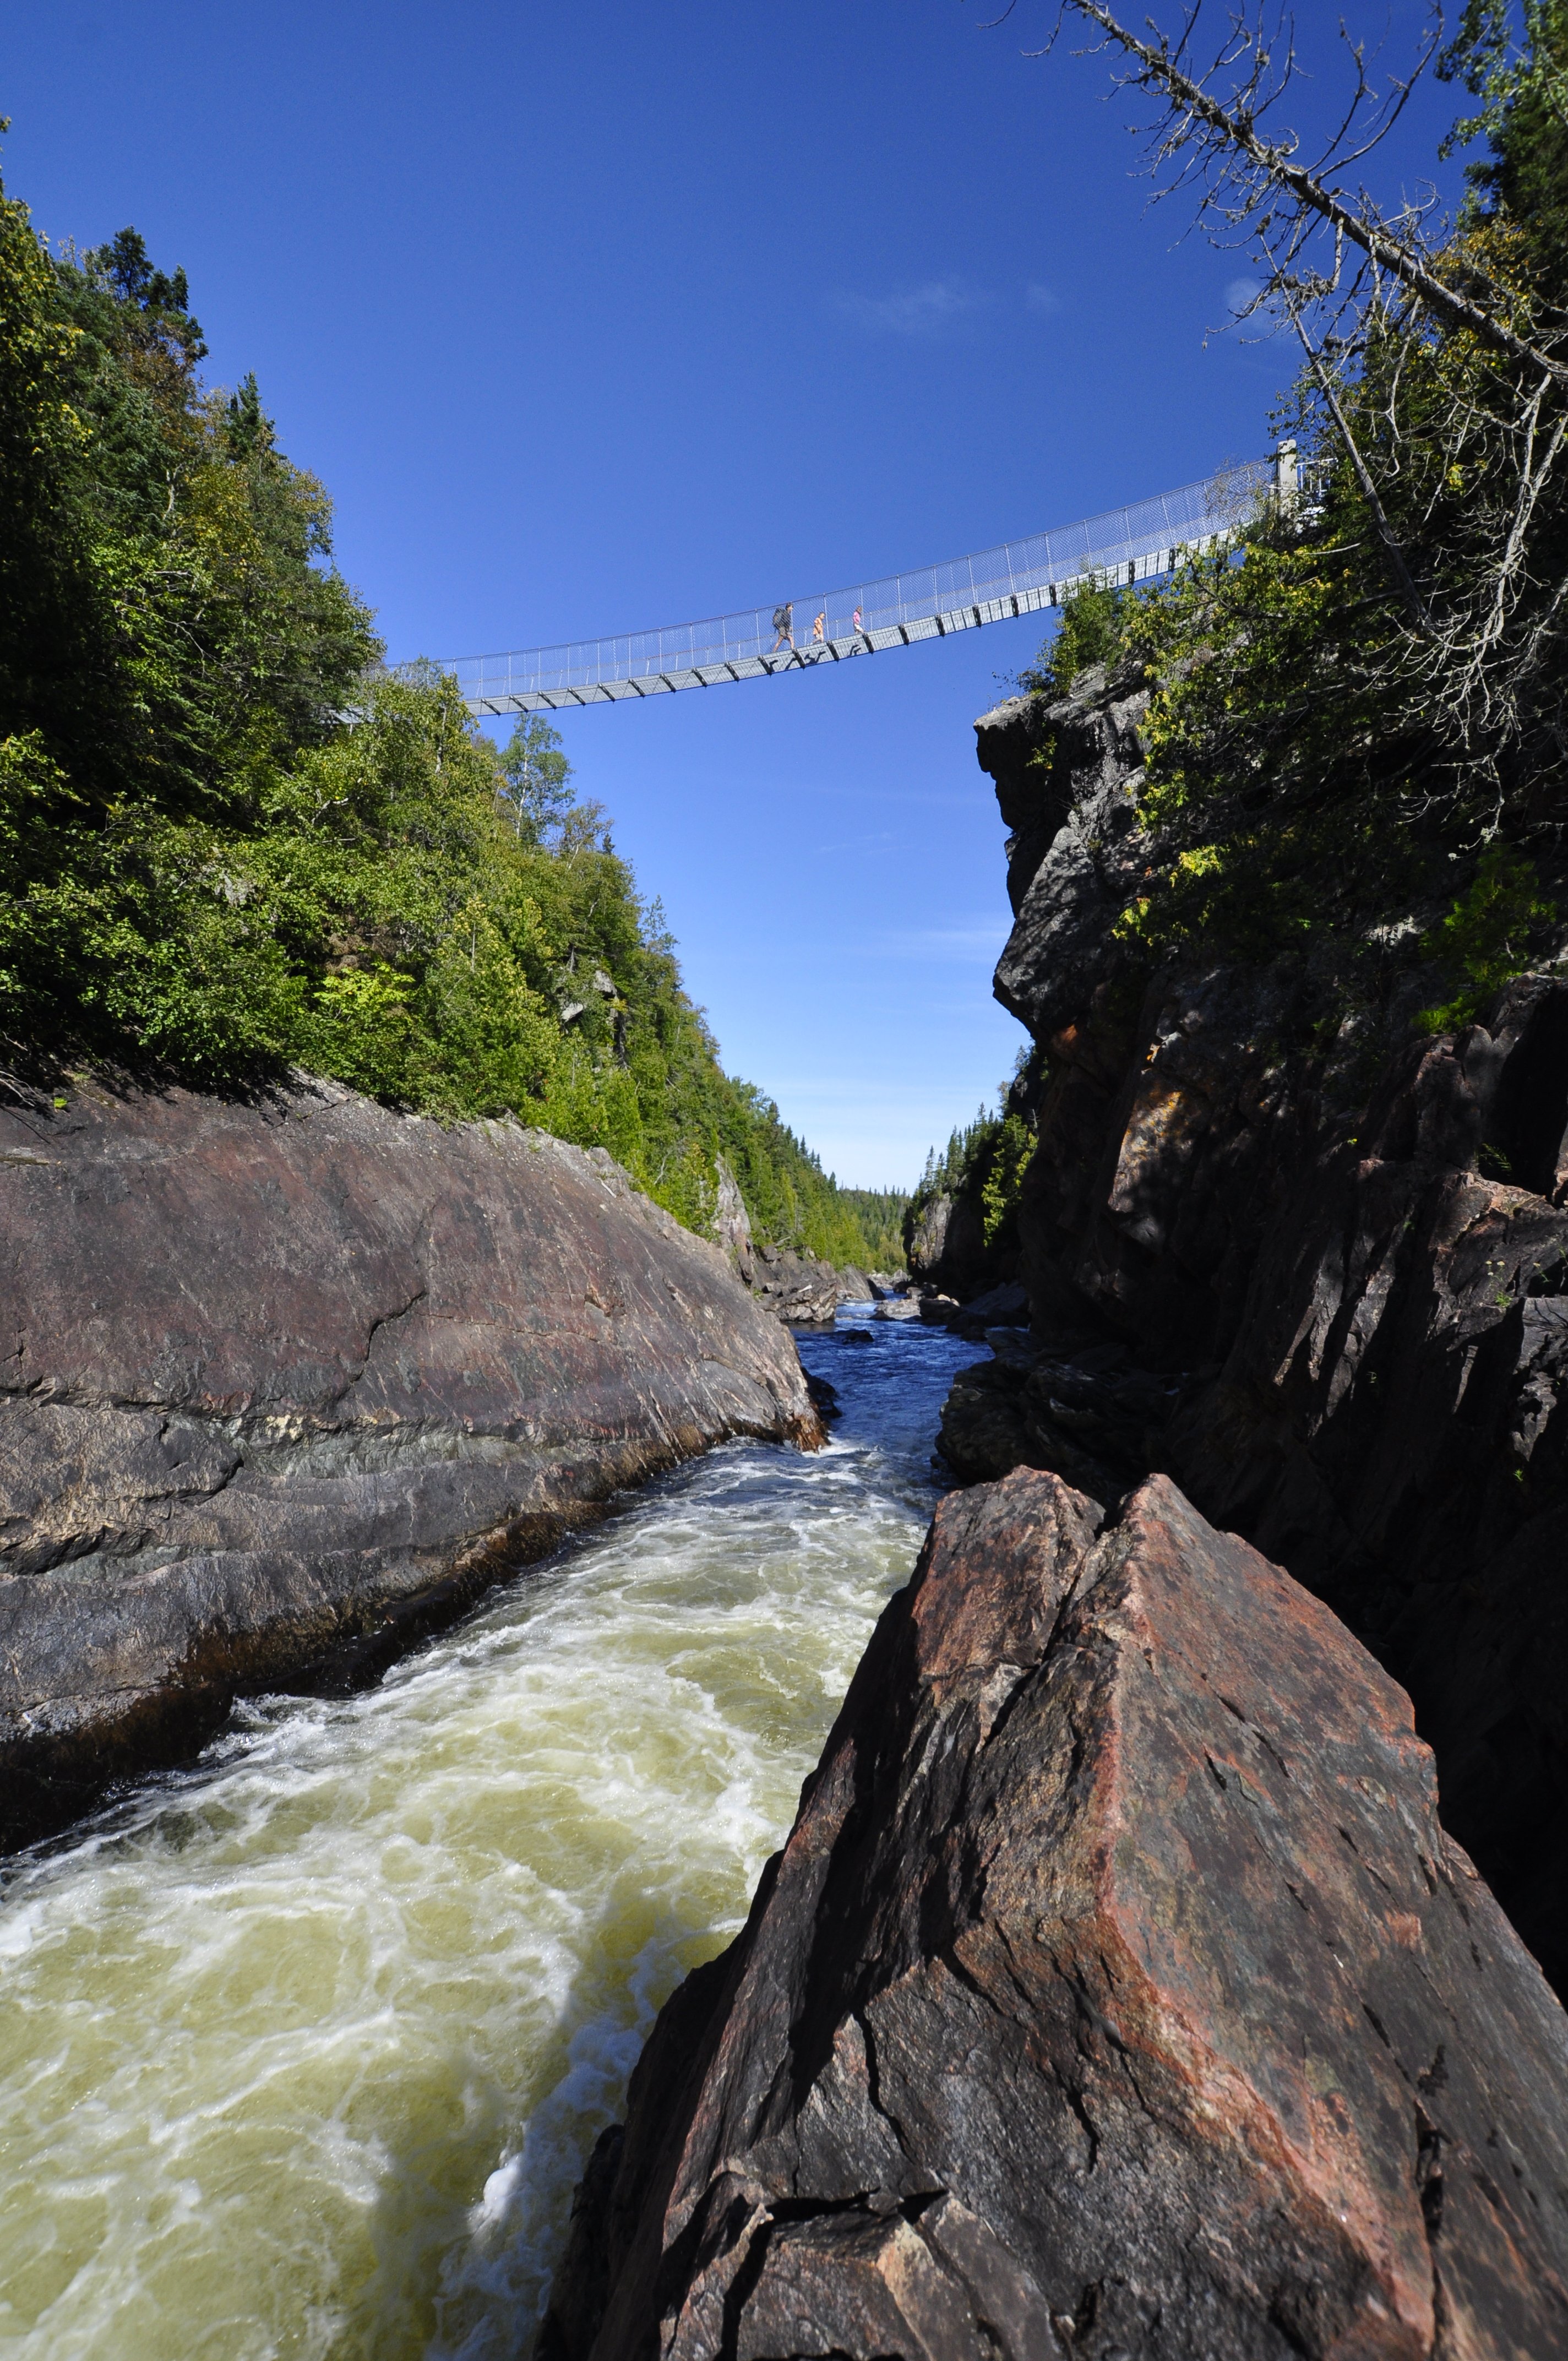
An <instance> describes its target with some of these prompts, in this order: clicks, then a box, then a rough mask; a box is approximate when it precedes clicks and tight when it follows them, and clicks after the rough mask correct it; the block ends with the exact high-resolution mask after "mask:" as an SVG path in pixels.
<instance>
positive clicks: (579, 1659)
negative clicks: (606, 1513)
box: [0, 1310, 979, 2361]
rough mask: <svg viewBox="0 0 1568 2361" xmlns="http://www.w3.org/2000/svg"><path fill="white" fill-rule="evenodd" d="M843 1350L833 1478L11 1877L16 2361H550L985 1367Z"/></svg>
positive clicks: (682, 1534) (239, 1746)
mask: <svg viewBox="0 0 1568 2361" xmlns="http://www.w3.org/2000/svg"><path fill="white" fill-rule="evenodd" d="M846 1326H860V1327H861V1339H857V1338H855V1337H853V1336H851V1335H850V1334H845V1333H839V1334H830V1335H823V1336H811V1337H808V1338H806V1340H804V1341H803V1345H802V1355H803V1358H804V1359H805V1360H806V1364H807V1367H811V1368H814V1369H816V1370H817V1371H818V1372H819V1373H820V1374H822V1375H824V1376H827V1377H828V1378H830V1379H831V1381H832V1383H833V1384H834V1385H835V1386H836V1387H838V1389H839V1392H840V1396H841V1399H842V1401H843V1405H844V1411H845V1415H844V1418H843V1420H842V1422H841V1423H840V1424H839V1427H838V1428H837V1429H836V1430H835V1437H834V1440H833V1442H832V1443H831V1444H829V1446H828V1449H827V1450H826V1451H824V1452H821V1453H817V1454H815V1455H799V1454H796V1453H794V1452H791V1451H788V1450H784V1449H775V1448H773V1447H769V1446H763V1445H733V1446H729V1447H728V1448H725V1449H723V1450H720V1451H718V1452H715V1453H713V1454H711V1455H709V1456H708V1457H707V1458H706V1459H704V1460H701V1461H698V1462H696V1463H695V1464H694V1465H692V1466H689V1467H686V1468H685V1469H682V1470H680V1471H678V1472H677V1473H676V1474H675V1475H674V1476H673V1477H668V1478H666V1479H664V1480H663V1481H662V1482H661V1483H659V1484H658V1485H656V1486H654V1487H652V1488H650V1489H649V1490H647V1491H645V1492H643V1493H641V1494H640V1495H638V1496H636V1497H635V1498H634V1499H630V1500H629V1501H628V1502H627V1503H625V1504H624V1505H623V1506H622V1507H621V1508H620V1510H618V1512H617V1513H616V1514H615V1515H614V1516H612V1517H611V1518H610V1519H609V1521H607V1522H605V1523H604V1524H602V1525H601V1526H599V1527H598V1528H597V1529H596V1530H595V1531H594V1532H591V1533H590V1534H588V1535H587V1536H586V1537H582V1538H580V1539H579V1540H577V1541H576V1543H573V1544H571V1545H570V1546H568V1547H566V1548H565V1549H563V1550H562V1551H560V1552H559V1553H558V1554H556V1555H555V1556H554V1557H553V1558H551V1559H550V1560H548V1561H547V1562H546V1563H545V1564H543V1565H540V1566H536V1567H533V1568H531V1569H529V1570H527V1571H526V1572H523V1573H521V1574H520V1575H518V1576H515V1577H514V1578H513V1579H512V1580H511V1581H510V1582H509V1583H508V1584H507V1585H506V1586H504V1587H502V1588H501V1589H500V1590H499V1591H498V1592H495V1593H492V1594H491V1596H490V1597H489V1598H488V1600H487V1602H486V1603H485V1604H484V1605H483V1606H482V1607H481V1608H480V1609H478V1610H477V1612H475V1613H474V1614H473V1615H472V1616H470V1617H469V1618H468V1619H467V1620H466V1621H464V1622H463V1623H462V1624H460V1625H459V1626H457V1627H455V1629H453V1630H452V1631H448V1632H447V1633H445V1634H444V1636H443V1637H441V1638H440V1639H438V1640H436V1641H434V1642H432V1643H431V1644H430V1645H428V1646H427V1647H425V1648H424V1649H422V1651H421V1652H420V1653H418V1654H416V1655H414V1656H412V1657H411V1658H410V1659H409V1660H407V1661H406V1662H404V1663H403V1664H400V1665H398V1666H397V1667H395V1668H394V1669H393V1670H392V1671H391V1672H390V1673H389V1675H387V1676H386V1678H385V1679H384V1680H383V1681H382V1682H381V1683H380V1685H379V1686H378V1687H376V1688H375V1689H373V1690H370V1691H368V1692H367V1693H366V1694H363V1695H360V1696H357V1697H350V1698H346V1699H330V1700H327V1699H322V1698H305V1697H267V1698H262V1699H259V1700H257V1701H254V1702H252V1703H250V1704H248V1705H247V1706H245V1707H243V1708H238V1709H236V1714H235V1716H234V1718H233V1720H232V1723H231V1726H230V1728H229V1729H228V1730H227V1731H226V1732H225V1735H224V1736H223V1737H222V1739H221V1740H220V1741H218V1742H217V1743H216V1744H215V1745H214V1747H212V1748H211V1749H210V1750H209V1751H208V1752H207V1754H206V1755H205V1756H204V1757H203V1760H202V1762H201V1763H199V1764H197V1765H196V1766H194V1767H193V1768H192V1770H191V1771H189V1772H187V1773H181V1774H178V1775H174V1776H170V1777H166V1778H163V1779H159V1780H157V1781H152V1782H149V1783H148V1784H146V1785H144V1786H143V1787H141V1788H139V1789H138V1790H137V1791H136V1793H135V1794H133V1795H129V1796H126V1797H125V1798H123V1799H121V1800H120V1801H119V1802H118V1803H117V1804H116V1805H115V1806H114V1808H113V1809H111V1810H110V1811H108V1812H106V1813H104V1815H102V1816H101V1817H99V1818H98V1819H97V1820H96V1821H94V1822H93V1824H92V1825H91V1826H90V1827H88V1828H85V1829H84V1830H82V1831H81V1832H79V1833H78V1834H77V1835H76V1836H75V1837H74V1838H73V1839H71V1841H70V1842H69V1843H67V1844H65V1845H63V1846H61V1847H60V1848H58V1849H56V1850H53V1851H52V1852H50V1853H49V1855H48V1856H47V1857H44V1858H40V1859H38V1860H31V1861H20V1862H16V1863H12V1864H11V1865H10V1867H9V1871H8V1874H7V1877H6V1882H5V1889H4V1893H3V1895H0V1991H3V1993H4V2002H5V2005H4V2010H3V2012H0V2164H3V2167H4V2172H3V2182H4V2185H3V2187H0V2361H89V2357H90V2356H91V2361H109V2356H113V2361H273V2356H279V2361H283V2356H288V2361H411V2356H420V2357H421V2361H503V2357H504V2361H513V2356H520V2355H523V2354H526V2353H527V2352H528V2350H529V2349H530V2346H531V2345H532V2334H533V2323H535V2322H536V2320H537V2317H538V2314H539V2310H540V2306H541V2302H542V2300H543V2292H544V2290H545V2288H546V2287H547V2284H548V2275H549V2271H550V2268H551V2267H552V2264H553V2262H554V2257H555V2256H556V2254H557V2253H558V2251H559V2247H560V2243H561V2239H562V2236H563V2235H564V2230H565V2221H566V2216H567V2212H568V2209H569V2205H570V2199H571V2192H572V2188H573V2185H574V2183H575V2181H576V2177H577V2174H578V2172H579V2171H580V2169H581V2166H582V2163H583V2160H584V2158H586V2156H587V2150H588V2148H589V2147H590V2146H591V2145H592V2142H593V2139H594V2137H595V2136H596V2135H597V2133H598V2131H599V2129H600V2128H601V2127H602V2125H605V2124H606V2123H608V2122H609V2121H611V2120H612V2119H613V2118H614V2116H615V2114H616V2113H617V2111H618V2109H619V2106H620V2099H621V2095H622V2092H623V2091H624V2088H625V2082H626V2078H627V2075H628V2073H629V2072H630V2068H631V2066H632V2064H633V2063H634V2061H635V2059H636V2056H637V2053H638V2050H639V2048H640V2047H641V2041H642V2038H643V2037H644V2035H645V2034H646V2032H647V2030H648V2027H649V2026H650V2025H651V2023H652V2018H653V2015H654V2014H655V2012H656V2011H657V2009H658V2007H659V2005H660V2004H661V2003H662V2001H663V1999H664V1997H665V1995H666V1994H667V1993H668V1992H669V1991H670V1990H671V1988H672V1987H673V1985H674V1983H675V1982H677V1981H678V1980H679V1978H680V1977H681V1976H682V1975H683V1974H684V1973H685V1971H687V1970H688V1969H689V1968H691V1967H693V1966H695V1965H696V1963H697V1962H698V1961H699V1960H704V1959H707V1958H709V1957H711V1956H712V1954H713V1953H714V1952H715V1951H717V1950H718V1949H721V1948H722V1946H723V1944H724V1943H725V1942H726V1941H728V1940H729V1938H730V1936H731V1935H732V1934H733V1933H734V1932H735V1930H736V1928H737V1927H738V1926H739V1925H740V1922H741V1920H742V1918H743V1916H744V1915H745V1910H746V1905H747V1903H748V1900H749V1898H750V1895H751V1889H752V1886H753V1885H754V1883H755V1882H756V1878H757V1875H758V1872H759V1871H760V1870H761V1868H762V1863H763V1861H765V1860H766V1858H767V1856H768V1854H769V1853H770V1852H771V1851H773V1850H774V1848H775V1847H776V1846H777V1844H778V1843H779V1841H780V1839H781V1838H782V1837H783V1835H784V1832H785V1830H786V1829H787V1828H788V1826H789V1823H790V1821H791V1819H792V1818H793V1817H794V1812H795V1802H796V1798H797V1796H798V1793H799V1789H800V1783H801V1780H802V1778H803V1777H804V1776H805V1774H806V1772H807V1771H808V1770H809V1769H810V1768H811V1766H812V1764H813V1763H815V1761H816V1759H817V1752H818V1751H819V1748H820V1745H821V1741H822V1739H823V1737H824V1735H825V1733H826V1731H827V1729H828V1724H829V1722H830V1721H831V1719H832V1717H833V1714H834V1712H835V1710H836V1708H837V1707H838V1704H839V1699H840V1697H842V1695H843V1692H844V1689H845V1687H846V1686H847V1685H848V1682H849V1679H850V1674H851V1672H852V1671H853V1669H854V1665H855V1663H856V1661H857V1659H858V1657H859V1655H860V1653H861V1649H862V1648H863V1646H864V1644H865V1641H866V1638H867V1635H868V1633H869V1631H870V1630H871V1626H872V1622H873V1621H874V1620H875V1618H876V1616H877V1614H878V1612H879V1611H880V1609H881V1608H882V1606H883V1603H884V1601H885V1600H886V1599H887V1598H888V1597H889V1596H890V1594H891V1593H892V1592H893V1591H894V1589H895V1588H896V1587H898V1585H899V1584H900V1583H901V1582H903V1581H904V1579H905V1577H906V1576H907V1575H908V1573H909V1570H910V1567H911V1566H912V1565H913V1563H914V1560H915V1556H916V1551H917V1549H918V1547H919V1543H920V1540H921V1538H922V1535H923V1533H924V1531H925V1526H926V1522H927V1518H928V1516H929V1514H930V1510H931V1507H932V1505H933V1501H934V1499H935V1493H934V1491H933V1488H932V1484H931V1478H930V1472H929V1466H928V1455H929V1453H930V1449H931V1444H932V1438H933V1436H934V1433H935V1429H936V1423H937V1416H938V1410H939V1407H940V1403H941V1400H942V1396H943V1394H944V1393H945V1391H946V1389H947V1387H948V1384H949V1382H950V1380H951V1378H952V1374H953V1372H954V1370H955V1369H956V1368H958V1367H960V1366H961V1365H962V1364H963V1363H964V1362H966V1361H968V1360H971V1359H973V1358H974V1357H975V1356H976V1352H977V1349H979V1348H976V1347H973V1346H968V1345H961V1344H959V1343H957V1342H956V1341H955V1340H953V1339H952V1338H950V1337H948V1335H947V1334H945V1333H944V1332H941V1331H933V1330H930V1329H923V1328H921V1327H919V1326H918V1325H917V1324H916V1323H876V1325H875V1326H874V1327H873V1326H872V1324H871V1323H868V1322H866V1321H865V1314H864V1312H863V1311H861V1312H854V1311H852V1310H851V1311H850V1312H849V1313H848V1314H847V1316H846V1315H844V1314H841V1315H840V1332H842V1331H843V1330H844V1329H845V1328H846ZM867 1331H869V1339H868V1338H867Z"/></svg>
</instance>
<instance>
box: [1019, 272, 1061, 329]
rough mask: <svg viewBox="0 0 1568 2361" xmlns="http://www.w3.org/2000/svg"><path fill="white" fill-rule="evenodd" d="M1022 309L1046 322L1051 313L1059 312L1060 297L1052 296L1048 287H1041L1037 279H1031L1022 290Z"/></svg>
mask: <svg viewBox="0 0 1568 2361" xmlns="http://www.w3.org/2000/svg"><path fill="white" fill-rule="evenodd" d="M1024 309H1025V311H1026V312H1034V313H1037V314H1038V315H1039V317H1040V318H1041V319H1043V320H1047V319H1049V317H1050V315H1051V313H1053V312H1059V311H1060V310H1061V297H1060V296H1059V295H1053V294H1052V292H1051V291H1050V289H1049V288H1048V287H1042V286H1041V284H1040V282H1039V280H1037V279H1032V280H1030V282H1029V284H1028V286H1027V287H1025V290H1024Z"/></svg>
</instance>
